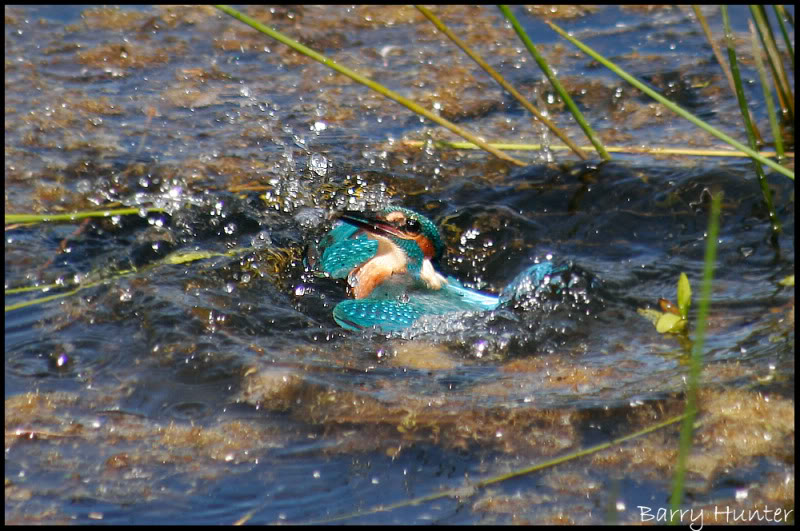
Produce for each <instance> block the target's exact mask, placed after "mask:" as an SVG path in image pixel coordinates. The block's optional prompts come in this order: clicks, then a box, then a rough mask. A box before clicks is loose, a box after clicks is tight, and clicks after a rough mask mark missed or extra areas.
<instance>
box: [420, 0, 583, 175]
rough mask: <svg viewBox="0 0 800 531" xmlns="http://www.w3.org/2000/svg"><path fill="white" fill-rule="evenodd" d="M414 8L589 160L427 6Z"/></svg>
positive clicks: (563, 133) (574, 150)
mask: <svg viewBox="0 0 800 531" xmlns="http://www.w3.org/2000/svg"><path fill="white" fill-rule="evenodd" d="M414 7H416V8H417V9H418V10H419V12H420V13H422V14H423V15H425V17H426V18H427V19H428V20H430V21H431V22H432V23H433V25H434V26H436V28H437V29H438V30H439V31H441V32H442V33H444V34H445V35H446V36H447V38H449V39H450V40H451V41H453V42H454V43H455V44H456V46H458V47H459V48H461V49H462V50H463V51H464V53H466V54H467V55H468V56H469V57H470V58H471V59H472V60H473V61H475V62H476V63H478V66H480V67H481V68H483V69H484V70H485V71H486V73H487V74H489V75H490V76H492V79H494V80H495V81H497V83H499V84H500V86H501V87H503V88H504V89H506V90H507V91H508V92H509V93H510V94H511V95H512V96H514V98H516V100H517V101H518V102H520V104H521V105H522V106H523V107H525V108H526V109H528V111H530V113H531V114H533V115H534V116H535V117H536V118H537V119H538V120H539V121H540V122H542V123H543V124H544V125H546V126H547V128H548V129H550V131H552V132H553V134H555V135H556V136H557V137H558V138H560V139H561V141H562V142H564V143H565V144H566V145H567V146H569V148H570V149H571V150H572V151H573V152H574V153H575V154H576V155H578V156H579V157H580V158H581V159H583V160H587V159H588V158H589V156H588V155H586V153H585V152H584V151H583V150H582V149H581V148H580V147H579V146H577V145H576V144H574V143H573V142H572V140H570V139H569V137H568V136H567V134H566V133H565V132H564V131H562V130H561V129H559V128H558V126H557V125H556V124H554V123H553V122H552V121H550V119H548V118H547V116H545V115H543V114H542V113H541V112H540V111H539V109H537V108H536V107H535V106H534V105H533V104H532V103H531V102H529V101H528V100H527V99H526V98H525V96H523V95H522V94H520V93H519V91H518V90H517V89H515V88H514V87H513V86H512V85H511V83H509V82H508V81H506V79H505V78H504V77H503V76H502V75H500V73H499V72H498V71H497V70H495V69H494V68H492V67H491V66H489V63H487V62H486V61H484V60H483V58H482V57H481V56H480V55H478V53H477V52H475V51H474V50H473V49H472V48H470V47H469V46H468V45H467V43H465V42H464V41H462V40H461V39H460V38H459V37H458V36H457V35H456V34H455V33H453V32H452V31H451V30H450V28H448V27H447V26H446V25H445V24H444V22H442V21H441V20H439V18H438V17H437V16H436V15H434V14H433V12H431V10H430V9H428V8H427V7H425V6H420V5H418V6H414Z"/></svg>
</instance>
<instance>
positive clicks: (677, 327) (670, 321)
mask: <svg viewBox="0 0 800 531" xmlns="http://www.w3.org/2000/svg"><path fill="white" fill-rule="evenodd" d="M686 322H687V321H686V319H681V318H680V317H679V316H677V315H675V314H674V313H665V314H662V315H661V317H660V318H659V319H658V322H657V323H656V330H658V333H659V334H665V333H667V332H672V333H677V332H680V331H681V330H683V328H684V327H685V326H686Z"/></svg>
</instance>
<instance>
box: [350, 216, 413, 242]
mask: <svg viewBox="0 0 800 531" xmlns="http://www.w3.org/2000/svg"><path fill="white" fill-rule="evenodd" d="M339 219H341V220H342V221H344V222H346V223H349V224H350V225H354V226H356V227H358V228H360V229H363V230H365V231H367V232H369V233H372V234H378V235H381V236H395V237H397V238H403V239H404V240H408V239H412V238H411V236H409V235H408V234H406V233H405V232H403V231H401V230H400V229H398V228H397V227H395V226H394V225H392V224H390V223H387V222H386V221H385V220H383V219H381V218H379V217H378V216H377V215H376V214H372V213H369V212H358V211H351V210H347V211H345V212H342V213H341V214H339Z"/></svg>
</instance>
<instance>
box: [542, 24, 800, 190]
mask: <svg viewBox="0 0 800 531" xmlns="http://www.w3.org/2000/svg"><path fill="white" fill-rule="evenodd" d="M545 22H546V24H547V25H548V26H550V27H551V28H553V30H554V31H555V32H557V33H558V34H559V35H561V36H562V37H564V38H565V39H567V40H568V41H569V42H571V43H572V44H574V45H575V46H577V47H578V48H579V49H581V50H582V51H583V52H584V53H586V54H588V55H589V56H591V57H593V58H594V59H596V60H597V61H598V62H600V63H602V64H603V65H605V66H606V67H607V68H608V69H609V70H611V71H612V72H614V73H615V74H617V75H618V76H619V77H621V78H622V79H624V80H625V81H627V82H628V83H630V84H631V85H633V86H634V87H636V88H637V89H639V90H641V91H642V92H644V93H645V94H647V95H648V96H650V97H651V98H653V99H654V100H656V101H658V102H659V103H662V104H663V105H664V106H665V107H667V108H668V109H670V110H671V111H672V112H674V113H675V114H677V115H679V116H681V117H683V118H685V119H687V120H689V121H690V122H692V123H693V124H695V125H696V126H697V127H699V128H701V129H703V130H704V131H707V132H708V133H710V134H712V135H714V136H715V137H717V138H719V139H720V140H722V141H723V142H725V143H727V144H730V145H731V146H733V147H735V148H736V149H738V150H740V151H743V152H745V153H747V155H748V156H750V157H751V158H754V159H756V160H758V161H759V162H761V163H762V164H766V165H767V166H769V167H770V168H772V169H773V170H775V171H777V172H778V173H780V174H782V175H785V176H787V177H789V178H790V179H792V180H794V172H793V171H791V170H789V169H787V168H784V167H783V166H781V165H780V164H778V163H776V162H774V161H771V160H769V159H767V158H766V157H762V156H761V155H759V154H758V153H757V152H756V151H755V150H753V149H751V148H749V147H747V146H745V145H744V144H742V143H741V142H739V141H737V140H735V139H733V138H731V137H730V136H728V135H726V134H725V133H723V132H722V131H720V130H719V129H716V128H715V127H712V126H711V125H709V124H707V123H706V122H704V121H703V120H701V119H699V118H698V117H696V116H695V115H693V114H692V113H690V112H689V111H687V110H685V109H683V108H681V107H680V106H678V105H676V104H675V103H673V102H672V101H670V100H668V99H667V98H665V97H664V96H662V95H661V94H659V93H658V92H656V91H655V90H653V89H651V88H650V87H648V86H647V85H645V84H644V83H642V82H641V81H639V80H638V79H636V78H635V77H633V76H632V75H630V74H628V73H627V72H625V71H624V70H623V69H622V68H620V67H619V66H617V65H616V64H614V63H612V62H611V61H609V60H608V59H606V58H605V57H603V56H602V55H600V54H599V53H597V52H596V51H594V50H593V49H592V48H590V47H588V46H586V45H585V44H583V43H582V42H581V41H579V40H578V39H576V38H575V37H572V36H571V35H569V34H568V33H567V32H566V31H564V30H563V29H561V28H560V27H558V26H557V25H556V24H553V23H552V22H550V21H545Z"/></svg>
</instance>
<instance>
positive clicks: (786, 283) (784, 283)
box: [778, 275, 794, 287]
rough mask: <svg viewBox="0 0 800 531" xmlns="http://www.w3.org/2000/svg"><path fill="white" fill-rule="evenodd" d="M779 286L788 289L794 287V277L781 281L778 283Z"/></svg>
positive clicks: (790, 276)
mask: <svg viewBox="0 0 800 531" xmlns="http://www.w3.org/2000/svg"><path fill="white" fill-rule="evenodd" d="M778 284H780V285H781V286H786V287H792V286H794V275H789V276H788V277H784V278H782V279H781V280H780V281H778Z"/></svg>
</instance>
